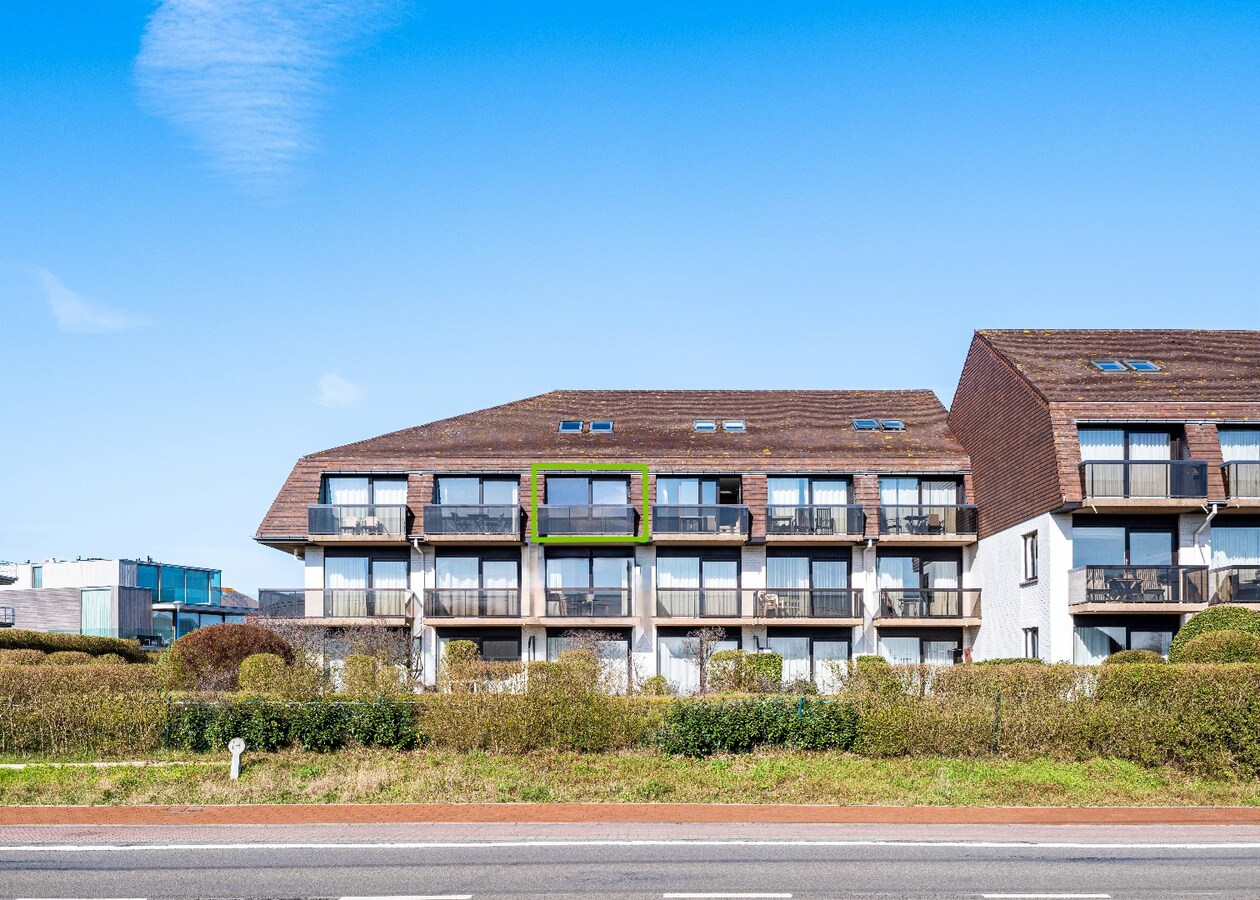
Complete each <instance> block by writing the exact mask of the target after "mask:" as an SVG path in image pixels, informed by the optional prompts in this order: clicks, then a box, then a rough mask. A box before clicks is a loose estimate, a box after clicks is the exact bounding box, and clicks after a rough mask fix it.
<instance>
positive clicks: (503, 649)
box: [438, 631, 521, 665]
mask: <svg viewBox="0 0 1260 900" xmlns="http://www.w3.org/2000/svg"><path fill="white" fill-rule="evenodd" d="M451 641H471V642H472V643H474V644H476V645H477V649H478V650H479V651H481V658H482V659H483V660H486V661H487V662H520V661H521V633H520V632H519V631H503V632H460V631H440V632H438V663H439V665H441V659H442V654H443V653H445V652H446V645H447V644H449V643H450V642H451Z"/></svg>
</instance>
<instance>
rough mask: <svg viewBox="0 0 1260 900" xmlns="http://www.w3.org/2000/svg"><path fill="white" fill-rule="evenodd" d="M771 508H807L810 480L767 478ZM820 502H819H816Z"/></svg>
mask: <svg viewBox="0 0 1260 900" xmlns="http://www.w3.org/2000/svg"><path fill="white" fill-rule="evenodd" d="M766 481H767V484H768V490H769V499H770V504H769V505H770V506H805V505H806V504H807V503H808V502H809V500H808V495H809V480H808V479H805V478H767V479H766ZM815 502H819V501H815Z"/></svg>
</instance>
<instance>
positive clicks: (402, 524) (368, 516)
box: [306, 503, 407, 541]
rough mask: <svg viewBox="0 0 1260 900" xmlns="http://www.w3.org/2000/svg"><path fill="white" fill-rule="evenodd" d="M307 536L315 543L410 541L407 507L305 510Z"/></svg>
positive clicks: (325, 505) (318, 507) (320, 506)
mask: <svg viewBox="0 0 1260 900" xmlns="http://www.w3.org/2000/svg"><path fill="white" fill-rule="evenodd" d="M306 526H307V533H308V534H310V536H311V537H312V538H315V539H325V540H327V539H335V540H340V539H343V538H344V539H347V540H362V539H374V538H375V539H386V540H394V541H398V540H405V539H406V537H407V507H406V506H404V505H401V504H389V505H382V504H363V505H353V506H347V505H336V504H331V503H320V504H317V505H315V506H309V507H307V509H306Z"/></svg>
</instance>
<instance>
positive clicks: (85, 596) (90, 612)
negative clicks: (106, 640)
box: [79, 588, 113, 637]
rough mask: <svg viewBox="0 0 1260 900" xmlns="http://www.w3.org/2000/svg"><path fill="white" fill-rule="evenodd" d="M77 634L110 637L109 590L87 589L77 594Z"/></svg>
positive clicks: (111, 627)
mask: <svg viewBox="0 0 1260 900" xmlns="http://www.w3.org/2000/svg"><path fill="white" fill-rule="evenodd" d="M79 597H80V604H81V606H80V612H79V633H80V634H90V635H94V636H96V637H110V635H111V633H112V631H113V623H112V622H111V616H110V606H111V600H110V597H111V592H110V589H109V588H87V589H85V590H83V591H80V593H79Z"/></svg>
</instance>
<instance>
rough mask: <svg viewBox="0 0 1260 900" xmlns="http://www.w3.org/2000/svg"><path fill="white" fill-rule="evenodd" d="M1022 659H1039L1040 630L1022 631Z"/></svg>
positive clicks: (1028, 629)
mask: <svg viewBox="0 0 1260 900" xmlns="http://www.w3.org/2000/svg"><path fill="white" fill-rule="evenodd" d="M1024 658H1025V659H1040V658H1041V630H1040V629H1038V628H1025V629H1024Z"/></svg>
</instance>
